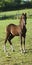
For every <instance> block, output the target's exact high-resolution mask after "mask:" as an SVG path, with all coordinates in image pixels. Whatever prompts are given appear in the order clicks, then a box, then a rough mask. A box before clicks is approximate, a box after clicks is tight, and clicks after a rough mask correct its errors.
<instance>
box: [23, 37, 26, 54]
mask: <svg viewBox="0 0 32 65" xmlns="http://www.w3.org/2000/svg"><path fill="white" fill-rule="evenodd" d="M23 52H24V53H25V52H26V51H25V37H24V47H23Z"/></svg>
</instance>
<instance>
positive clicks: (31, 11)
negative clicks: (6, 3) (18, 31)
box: [0, 9, 32, 17]
mask: <svg viewBox="0 0 32 65" xmlns="http://www.w3.org/2000/svg"><path fill="white" fill-rule="evenodd" d="M23 12H24V13H25V12H26V13H27V14H31V13H32V9H24V10H16V11H7V12H0V17H2V16H10V15H16V14H22V13H23ZM31 15H32V14H31Z"/></svg>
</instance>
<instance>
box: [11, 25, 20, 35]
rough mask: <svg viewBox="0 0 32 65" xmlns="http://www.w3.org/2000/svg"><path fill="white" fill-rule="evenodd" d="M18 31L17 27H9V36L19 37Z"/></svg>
mask: <svg viewBox="0 0 32 65" xmlns="http://www.w3.org/2000/svg"><path fill="white" fill-rule="evenodd" d="M20 31H21V30H20V27H19V26H13V27H11V30H10V32H11V34H12V35H14V36H19V34H20Z"/></svg>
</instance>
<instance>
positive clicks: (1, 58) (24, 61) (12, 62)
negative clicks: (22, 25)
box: [0, 10, 32, 65]
mask: <svg viewBox="0 0 32 65" xmlns="http://www.w3.org/2000/svg"><path fill="white" fill-rule="evenodd" d="M25 11H26V10H25ZM27 11H28V12H30V11H31V12H32V10H30V11H29V10H27ZM27 11H26V12H27ZM22 12H24V11H21V12H20V13H22ZM28 12H27V13H28ZM3 13H4V12H3ZM3 13H2V12H1V14H0V15H1V16H2V15H4V14H3ZM6 13H7V12H6ZM9 13H11V12H9ZM9 13H7V16H8V14H9ZM12 14H15V13H12ZM19 21H20V19H6V20H0V65H32V18H28V19H27V25H26V27H27V33H26V51H27V53H22V54H21V52H20V37H18V36H17V37H15V38H13V39H12V40H11V41H12V44H13V47H14V49H15V52H12V51H11V49H10V44H9V42H8V41H7V44H6V48H7V51H8V53H9V54H8V56H7V54H5V53H4V51H3V46H4V40H5V29H6V26H7V25H8V24H9V23H13V24H16V25H18V24H19Z"/></svg>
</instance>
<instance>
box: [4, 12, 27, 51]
mask: <svg viewBox="0 0 32 65" xmlns="http://www.w3.org/2000/svg"><path fill="white" fill-rule="evenodd" d="M15 36H20V40H21V52H22V37H23V38H24V52H25V37H26V14H24V13H23V14H22V16H21V18H20V24H19V25H15V24H9V25H8V26H7V28H6V39H5V44H4V52H6V42H7V40H8V41H9V43H10V46H11V49H12V51H14V49H13V47H12V43H11V39H12V38H13V37H15Z"/></svg>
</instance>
